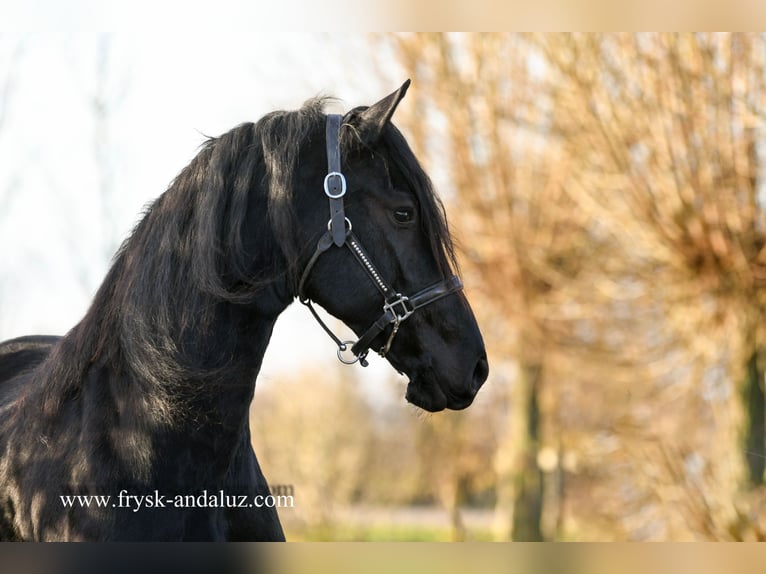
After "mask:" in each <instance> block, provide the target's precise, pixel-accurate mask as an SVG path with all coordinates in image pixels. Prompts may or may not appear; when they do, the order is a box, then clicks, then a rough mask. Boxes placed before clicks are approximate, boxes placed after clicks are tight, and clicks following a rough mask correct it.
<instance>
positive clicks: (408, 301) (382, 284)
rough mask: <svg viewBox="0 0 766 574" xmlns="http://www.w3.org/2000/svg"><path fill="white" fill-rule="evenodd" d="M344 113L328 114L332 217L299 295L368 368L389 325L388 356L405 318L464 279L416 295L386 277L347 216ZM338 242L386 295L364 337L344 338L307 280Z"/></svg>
mask: <svg viewBox="0 0 766 574" xmlns="http://www.w3.org/2000/svg"><path fill="white" fill-rule="evenodd" d="M341 121H342V116H340V115H337V114H329V115H328V116H327V125H326V130H325V136H326V142H327V175H326V176H325V178H324V192H325V195H327V197H328V199H329V200H330V220H329V221H328V222H327V231H325V232H324V233H323V234H322V235H321V236H320V238H319V241H317V246H316V249H315V250H314V254H313V255H312V256H311V259H309V262H308V264H307V265H306V268H305V269H304V270H303V274H302V275H301V279H300V283H299V284H298V299H299V300H300V302H301V303H303V304H304V305H306V306H307V307H308V309H309V311H311V314H312V315H313V316H314V318H315V319H316V320H317V322H318V323H319V325H320V326H321V327H322V329H324V331H325V332H326V333H327V334H328V335H329V336H330V338H331V339H332V340H333V341H334V342H335V344H336V345H337V346H338V359H339V360H340V361H341V362H342V363H345V364H347V365H352V364H354V363H356V362H357V361H359V364H360V365H362V366H363V367H366V366H367V365H368V363H367V354H368V353H369V351H370V348H371V346H372V342H373V341H374V340H375V338H377V337H378V336H379V335H380V334H381V333H383V332H384V331H385V330H386V329H388V327H389V326H391V332H390V333H389V335H388V337H387V338H386V342H385V343H384V344H383V346H382V347H380V349H378V350H377V353H378V354H379V355H380V356H381V357H385V356H386V354H387V353H388V351H389V350H390V349H391V344H392V343H393V341H394V337H396V334H397V333H398V332H399V327H400V325H401V324H402V322H403V321H405V320H406V319H408V318H409V317H410V316H411V315H412V314H413V313H414V312H415V311H417V310H418V309H421V308H423V307H425V306H426V305H430V304H431V303H433V302H435V301H438V300H439V299H441V298H443V297H446V296H447V295H451V294H452V293H455V292H457V291H460V290H461V289H462V288H463V284H462V282H461V281H460V278H458V277H457V276H455V275H451V276H450V277H448V278H447V279H444V280H442V281H440V282H438V283H436V284H434V285H431V286H430V287H426V288H425V289H423V290H422V291H418V292H417V293H415V294H414V295H410V296H406V295H402V294H401V293H399V292H398V291H395V290H394V289H393V288H392V287H391V286H389V284H388V283H387V282H386V281H385V280H384V279H383V276H382V275H381V274H380V272H379V271H378V269H377V267H375V265H374V264H373V263H372V260H371V259H370V256H369V255H368V254H367V252H366V251H365V250H364V248H363V247H362V245H361V243H359V239H357V237H356V236H355V235H354V233H353V231H352V225H351V221H350V220H349V219H348V218H347V217H346V215H345V210H344V203H343V196H344V195H345V194H346V178H345V177H344V176H343V173H342V172H341V165H340V126H341ZM333 246H335V247H344V246H345V247H347V248H348V249H349V250H350V251H351V253H352V254H353V255H354V258H355V259H356V260H357V262H358V263H359V264H360V265H361V267H362V269H364V270H365V272H366V273H367V276H368V277H369V278H370V280H371V281H372V283H373V284H374V285H375V287H376V288H377V289H378V291H379V292H380V294H381V295H382V296H383V314H382V315H380V317H378V319H377V320H376V321H375V322H374V323H373V324H372V325H371V326H370V327H369V328H368V329H367V330H366V331H365V332H364V333H362V336H361V337H359V339H358V340H357V341H356V342H354V341H341V340H340V338H338V336H337V335H335V333H333V332H332V330H331V329H330V328H329V327H328V326H327V324H326V323H325V322H324V321H323V320H322V318H321V317H320V316H319V314H318V313H317V312H316V309H314V306H313V305H312V302H311V299H310V298H309V297H308V296H307V295H306V282H307V281H308V278H309V275H310V273H311V270H312V269H313V268H314V265H315V264H316V262H317V260H318V259H319V257H320V256H321V255H322V254H323V253H324V252H325V251H328V250H329V249H331V248H332V247H333ZM347 351H350V352H351V353H352V355H353V358H350V359H349V358H347V357H345V356H344V355H343V353H346V352H347Z"/></svg>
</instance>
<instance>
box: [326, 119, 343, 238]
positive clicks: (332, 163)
mask: <svg viewBox="0 0 766 574" xmlns="http://www.w3.org/2000/svg"><path fill="white" fill-rule="evenodd" d="M342 119H343V117H342V116H340V115H338V114H329V115H328V116H327V125H326V127H325V137H326V138H327V177H326V178H325V193H326V194H327V197H328V198H329V199H330V232H331V233H332V240H333V243H335V245H337V246H338V247H342V246H343V244H344V243H345V242H346V215H345V213H344V211H343V196H344V195H345V194H346V180H345V178H344V177H343V174H342V173H341V171H340V124H341V121H342Z"/></svg>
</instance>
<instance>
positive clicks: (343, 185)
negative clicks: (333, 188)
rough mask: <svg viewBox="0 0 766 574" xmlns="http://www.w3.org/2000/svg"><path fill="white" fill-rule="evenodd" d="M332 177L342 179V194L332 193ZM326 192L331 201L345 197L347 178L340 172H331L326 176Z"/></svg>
mask: <svg viewBox="0 0 766 574" xmlns="http://www.w3.org/2000/svg"><path fill="white" fill-rule="evenodd" d="M331 177H339V178H340V193H338V194H336V195H333V194H332V193H330V178H331ZM324 192H325V195H327V197H329V198H330V199H340V198H341V197H343V196H344V195H346V177H345V176H344V175H343V174H342V173H340V172H339V171H331V172H330V173H328V174H327V175H326V176H324Z"/></svg>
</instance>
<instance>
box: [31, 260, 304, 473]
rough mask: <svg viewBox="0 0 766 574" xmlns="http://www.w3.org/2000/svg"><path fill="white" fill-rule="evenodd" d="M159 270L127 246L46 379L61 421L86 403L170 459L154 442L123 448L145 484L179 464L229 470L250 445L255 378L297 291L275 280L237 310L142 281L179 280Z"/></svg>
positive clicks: (49, 400)
mask: <svg viewBox="0 0 766 574" xmlns="http://www.w3.org/2000/svg"><path fill="white" fill-rule="evenodd" d="M161 263H162V262H159V263H158V261H157V260H151V259H150V260H149V261H141V260H140V256H139V255H137V254H135V253H131V252H130V249H129V247H128V248H127V249H125V250H123V251H122V252H121V254H120V255H119V256H118V257H117V259H116V260H115V263H114V265H113V267H112V269H111V270H110V272H109V274H108V275H107V278H106V279H105V281H104V283H103V284H102V286H101V288H100V289H99V291H98V293H97V295H96V297H95V299H94V301H93V304H92V306H91V308H90V310H89V311H88V314H87V315H86V317H85V318H84V319H83V320H82V321H81V322H80V324H78V325H77V327H75V329H73V330H72V331H71V332H70V333H69V334H68V335H67V336H66V337H65V338H64V340H63V341H62V344H61V345H59V347H58V349H57V350H56V355H57V356H58V359H59V360H52V361H49V364H50V365H57V366H52V367H51V368H52V369H54V370H53V371H49V372H48V376H46V379H47V381H48V382H52V383H53V384H52V385H50V386H49V387H48V389H47V390H46V391H44V393H45V396H46V398H45V399H44V401H45V402H44V407H45V409H44V410H45V411H46V412H47V413H54V414H53V415H52V419H55V418H56V416H57V415H55V413H60V412H62V410H63V409H64V408H65V402H66V401H67V400H68V399H67V398H68V397H72V396H79V397H80V398H81V400H82V405H83V409H84V408H85V406H86V405H90V406H91V407H95V410H97V411H99V412H102V413H113V417H112V420H113V422H109V423H105V424H108V425H113V426H114V427H118V428H120V427H121V428H133V429H140V430H141V432H140V433H138V434H136V436H143V437H145V438H146V441H149V443H151V444H152V447H151V449H150V451H151V452H154V453H164V454H162V456H157V457H156V459H155V461H154V462H149V461H148V460H147V459H146V457H145V456H143V454H142V451H146V446H145V444H148V443H145V444H144V443H141V442H140V441H139V442H136V443H135V444H133V443H132V442H131V443H126V444H122V445H119V446H118V447H117V448H119V449H124V450H126V451H129V450H130V449H132V450H134V451H135V452H126V453H125V456H124V458H125V460H132V461H134V463H135V465H136V467H138V466H141V465H143V468H142V469H140V470H136V473H137V475H139V476H144V477H149V476H151V475H153V474H156V473H158V472H159V473H160V474H161V472H162V471H161V470H159V471H158V470H157V469H158V468H162V467H163V465H165V466H167V465H171V466H172V465H173V464H174V462H173V461H174V460H175V459H176V458H178V460H186V461H189V460H195V461H199V463H200V464H199V465H198V466H199V468H205V469H206V470H205V472H206V473H209V472H211V470H212V469H217V472H219V473H220V472H225V471H226V469H227V468H228V465H230V464H232V461H233V460H234V457H235V456H236V453H237V451H238V449H239V448H240V447H241V445H243V444H245V442H248V439H247V437H248V432H249V429H248V420H249V417H248V414H249V405H250V402H251V400H252V397H253V392H254V389H255V380H256V376H257V374H258V372H259V370H260V367H261V362H262V359H263V356H264V353H265V351H266V347H267V345H268V342H269V339H270V337H271V333H272V329H273V326H274V323H275V322H276V319H277V317H278V315H279V314H280V313H281V312H282V310H284V308H285V307H286V306H287V305H288V304H289V303H290V301H291V299H292V298H291V297H290V295H289V292H290V291H289V288H288V287H287V285H286V284H285V285H283V284H282V283H281V282H279V281H277V282H274V283H273V284H272V285H270V286H268V287H265V288H263V289H262V290H261V292H259V294H258V295H257V296H256V297H255V298H254V299H253V301H251V302H249V303H233V302H227V301H222V300H217V299H216V298H214V297H213V296H208V295H205V294H204V293H202V292H201V291H199V290H195V288H194V287H193V286H190V285H185V286H183V287H184V288H185V290H184V289H182V286H181V285H178V290H177V292H175V293H169V292H168V291H167V289H162V290H158V289H157V288H156V284H157V283H158V281H155V282H154V283H152V282H147V281H143V282H142V283H143V284H142V285H139V284H138V283H137V280H136V277H137V276H138V273H136V271H137V270H139V269H140V274H141V276H143V277H146V276H149V277H152V275H153V274H156V273H171V274H172V273H173V271H172V270H170V271H168V270H163V269H160V268H159V267H158V266H157V265H158V264H161ZM182 279H183V278H181V279H180V280H182ZM170 282H171V283H172V281H170ZM284 282H285V283H286V281H284ZM49 420H50V419H49ZM142 445H143V446H142ZM162 459H164V460H162ZM171 459H172V460H171ZM158 465H159V466H158ZM192 466H194V465H192ZM152 468H154V470H152ZM200 472H202V471H200ZM214 472H216V471H214Z"/></svg>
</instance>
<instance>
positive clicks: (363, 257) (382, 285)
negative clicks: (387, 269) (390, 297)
mask: <svg viewBox="0 0 766 574" xmlns="http://www.w3.org/2000/svg"><path fill="white" fill-rule="evenodd" d="M349 245H351V248H352V249H353V250H354V251H355V252H356V254H357V255H358V256H359V259H360V260H361V261H362V263H364V266H365V267H366V268H367V270H368V271H369V272H370V275H371V276H372V277H373V278H374V279H375V282H376V283H377V284H378V288H379V289H380V290H381V291H382V292H383V293H388V291H389V288H388V287H387V286H386V284H385V283H384V282H383V279H382V278H381V277H380V275H379V274H378V270H377V269H375V267H374V266H373V265H372V263H370V260H369V259H367V256H366V255H365V254H364V251H362V250H361V249H360V247H359V245H358V244H357V243H356V241H354V240H353V239H351V240H349Z"/></svg>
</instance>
